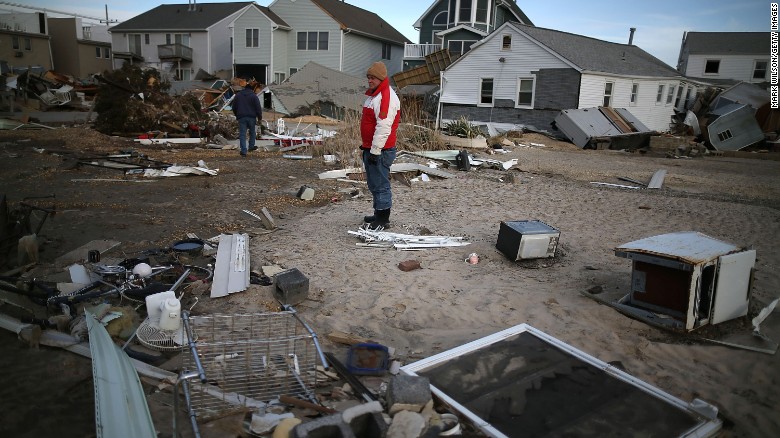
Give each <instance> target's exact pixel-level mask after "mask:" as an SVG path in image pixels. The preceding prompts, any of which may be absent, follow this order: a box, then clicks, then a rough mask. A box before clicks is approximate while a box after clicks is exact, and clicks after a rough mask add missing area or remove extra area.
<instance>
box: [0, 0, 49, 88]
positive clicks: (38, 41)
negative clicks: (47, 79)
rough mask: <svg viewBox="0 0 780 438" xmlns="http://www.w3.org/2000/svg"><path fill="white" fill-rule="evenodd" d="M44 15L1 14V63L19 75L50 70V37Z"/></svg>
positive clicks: (43, 13) (36, 13)
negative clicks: (35, 70) (31, 71)
mask: <svg viewBox="0 0 780 438" xmlns="http://www.w3.org/2000/svg"><path fill="white" fill-rule="evenodd" d="M46 19H47V16H46V13H45V12H30V13H12V14H0V61H6V62H7V63H8V67H9V69H10V70H11V71H14V72H16V73H20V72H23V71H26V70H27V69H28V68H29V67H33V68H35V69H37V70H38V71H46V70H51V68H52V64H53V60H52V52H51V45H50V41H51V36H50V35H49V30H48V26H47V21H46Z"/></svg>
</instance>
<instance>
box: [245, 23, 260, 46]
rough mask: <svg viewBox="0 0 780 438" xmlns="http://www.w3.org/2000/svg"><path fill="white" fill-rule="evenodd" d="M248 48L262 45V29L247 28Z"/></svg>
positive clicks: (246, 42)
mask: <svg viewBox="0 0 780 438" xmlns="http://www.w3.org/2000/svg"><path fill="white" fill-rule="evenodd" d="M245 44H246V46H245V47H246V48H248V49H254V48H258V47H260V29H257V28H251V27H248V28H246V41H245Z"/></svg>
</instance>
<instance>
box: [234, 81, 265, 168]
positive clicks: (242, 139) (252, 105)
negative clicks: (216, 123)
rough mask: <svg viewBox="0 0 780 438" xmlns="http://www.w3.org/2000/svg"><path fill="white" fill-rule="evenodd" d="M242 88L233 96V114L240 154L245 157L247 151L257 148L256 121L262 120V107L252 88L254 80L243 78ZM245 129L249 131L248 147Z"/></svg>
mask: <svg viewBox="0 0 780 438" xmlns="http://www.w3.org/2000/svg"><path fill="white" fill-rule="evenodd" d="M243 81H244V82H245V84H244V88H243V89H242V90H241V91H239V92H238V93H236V96H235V97H234V98H233V114H235V116H236V120H238V141H239V144H240V146H241V150H240V152H241V156H242V157H246V154H247V152H248V151H254V150H257V146H255V139H256V138H257V133H256V132H257V131H256V128H257V123H260V122H261V121H262V120H263V108H262V106H260V98H258V97H257V94H255V90H254V85H255V84H254V81H249V80H245V79H244V80H243ZM247 131H248V132H249V147H247V139H246V135H247Z"/></svg>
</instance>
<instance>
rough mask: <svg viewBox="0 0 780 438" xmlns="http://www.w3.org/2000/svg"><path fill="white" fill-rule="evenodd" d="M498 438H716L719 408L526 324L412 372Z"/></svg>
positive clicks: (417, 366) (450, 352)
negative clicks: (680, 394)
mask: <svg viewBox="0 0 780 438" xmlns="http://www.w3.org/2000/svg"><path fill="white" fill-rule="evenodd" d="M401 370H402V372H404V373H405V374H409V375H421V376H425V377H427V378H428V379H430V381H431V387H432V388H431V389H432V391H433V392H434V393H435V394H436V395H437V396H438V397H440V398H441V399H443V400H444V401H445V402H446V403H448V404H449V405H451V406H452V407H453V408H455V409H456V410H458V411H459V412H460V413H461V414H462V415H464V416H465V417H467V418H468V419H469V420H471V421H472V422H473V424H474V425H475V426H476V427H478V428H479V429H480V430H481V431H482V432H483V433H485V434H487V435H488V436H492V437H521V436H522V437H525V436H535V437H544V436H663V437H674V436H678V437H682V436H697V437H708V436H714V435H715V434H716V433H717V432H718V431H719V430H720V429H721V427H722V422H721V421H720V420H719V419H718V418H717V408H715V407H714V406H712V405H709V404H708V403H706V402H703V401H701V400H698V399H697V400H694V401H693V402H691V403H687V402H685V401H683V400H681V399H679V398H676V397H674V396H672V395H670V394H668V393H665V392H663V391H661V390H660V389H658V388H656V387H654V386H651V385H649V384H647V383H645V382H643V381H641V380H639V379H637V378H635V377H633V376H631V375H630V374H628V373H626V372H624V371H621V370H619V369H617V368H615V367H613V366H611V365H609V364H607V363H605V362H603V361H601V360H599V359H596V358H595V357H592V356H590V355H588V354H586V353H584V352H582V351H580V350H577V349H576V348H574V347H572V346H570V345H568V344H566V343H564V342H562V341H560V340H558V339H556V338H554V337H552V336H550V335H548V334H546V333H544V332H541V331H539V330H537V329H535V328H533V327H531V326H529V325H527V324H520V325H517V326H514V327H511V328H509V329H506V330H503V331H501V332H498V333H495V334H493V335H490V336H487V337H484V338H481V339H478V340H476V341H473V342H470V343H468V344H465V345H462V346H460V347H456V348H454V349H451V350H448V351H445V352H442V353H439V354H437V355H435V356H432V357H430V358H427V359H423V360H421V361H418V362H415V363H412V364H409V365H406V366H404V367H402V368H401Z"/></svg>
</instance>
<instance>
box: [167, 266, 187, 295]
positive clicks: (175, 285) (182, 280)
mask: <svg viewBox="0 0 780 438" xmlns="http://www.w3.org/2000/svg"><path fill="white" fill-rule="evenodd" d="M190 271H191V269H189V268H187V270H185V271H184V273H183V274H181V277H179V279H178V280H176V283H173V286H171V290H172V291H174V292H175V291H176V289H177V288H178V287H179V286H181V284H182V283H183V282H184V279H185V278H187V276H188V275H190Z"/></svg>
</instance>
